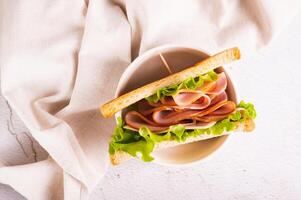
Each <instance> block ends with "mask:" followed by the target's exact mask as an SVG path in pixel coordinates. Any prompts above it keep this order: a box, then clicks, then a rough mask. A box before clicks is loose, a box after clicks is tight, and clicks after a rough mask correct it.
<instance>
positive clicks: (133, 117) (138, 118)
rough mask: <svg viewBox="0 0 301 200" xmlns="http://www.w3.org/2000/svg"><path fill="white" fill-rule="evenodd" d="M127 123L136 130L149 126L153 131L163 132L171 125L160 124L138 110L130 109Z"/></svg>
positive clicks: (126, 119)
mask: <svg viewBox="0 0 301 200" xmlns="http://www.w3.org/2000/svg"><path fill="white" fill-rule="evenodd" d="M125 123H126V124H127V125H129V126H130V127H132V128H134V129H135V130H139V129H140V128H141V127H143V126H147V127H148V128H149V129H150V130H151V131H152V132H161V131H164V130H167V129H168V128H169V126H160V125H159V126H158V125H157V124H156V123H154V122H153V121H151V120H149V119H147V118H146V117H144V116H143V115H141V114H140V113H138V112H136V111H130V112H128V113H127V114H126V116H125Z"/></svg>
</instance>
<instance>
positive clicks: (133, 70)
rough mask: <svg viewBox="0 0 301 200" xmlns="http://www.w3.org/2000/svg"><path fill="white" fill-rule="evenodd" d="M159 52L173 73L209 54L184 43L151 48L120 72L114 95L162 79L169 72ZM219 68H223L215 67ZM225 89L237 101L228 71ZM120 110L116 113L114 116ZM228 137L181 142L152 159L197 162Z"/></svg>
mask: <svg viewBox="0 0 301 200" xmlns="http://www.w3.org/2000/svg"><path fill="white" fill-rule="evenodd" d="M159 53H162V54H163V55H164V58H165V59H166V61H167V63H168V64H169V66H170V67H171V69H172V71H173V72H178V71H181V70H183V69H185V68H187V67H190V66H192V65H194V64H195V63H197V62H199V61H201V60H203V59H205V58H207V57H208V56H209V55H208V54H207V53H205V52H204V51H200V50H198V49H193V48H189V47H183V46H174V45H165V46H160V47H156V48H154V49H151V50H149V51H147V52H145V53H144V54H142V55H141V56H139V57H138V58H136V59H135V60H134V61H133V62H132V63H131V64H130V65H129V66H128V68H127V69H126V70H125V71H124V73H123V74H122V76H121V78H120V80H119V83H118V86H117V90H116V93H115V97H118V96H120V95H122V94H124V93H127V92H129V91H131V90H133V89H136V88H138V87H141V86H143V85H145V84H147V83H150V82H153V81H155V80H158V79H161V78H163V77H166V76H168V75H169V73H168V71H167V70H166V68H165V67H164V64H163V63H162V61H161V59H160V57H159ZM218 71H219V72H221V71H225V72H226V70H225V69H223V68H218ZM226 75H227V77H228V86H227V89H226V92H227V94H228V97H229V99H230V100H232V101H234V102H235V103H237V95H236V90H235V88H234V86H233V84H232V81H231V78H230V77H229V74H228V73H227V72H226ZM121 115H123V112H122V111H121V112H119V113H116V115H115V116H116V118H117V116H121ZM227 138H228V136H221V137H218V138H214V139H209V140H203V141H198V142H193V143H189V144H183V145H179V146H176V147H172V148H168V149H162V150H159V151H155V152H153V154H152V155H153V157H154V158H155V160H154V162H156V163H159V164H164V165H178V164H189V163H193V162H196V161H200V160H202V159H204V158H205V157H207V156H209V155H210V154H212V153H213V152H215V151H216V150H217V149H219V148H220V147H221V146H222V144H223V143H224V142H225V141H226V140H227Z"/></svg>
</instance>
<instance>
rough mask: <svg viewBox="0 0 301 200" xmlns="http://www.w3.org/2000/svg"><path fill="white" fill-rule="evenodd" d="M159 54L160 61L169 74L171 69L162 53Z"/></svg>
mask: <svg viewBox="0 0 301 200" xmlns="http://www.w3.org/2000/svg"><path fill="white" fill-rule="evenodd" d="M159 55H160V58H161V60H162V62H163V63H164V66H165V67H166V69H167V71H168V72H169V73H170V74H172V71H171V69H170V67H169V65H168V64H167V62H166V60H165V58H164V57H163V55H162V53H160V54H159Z"/></svg>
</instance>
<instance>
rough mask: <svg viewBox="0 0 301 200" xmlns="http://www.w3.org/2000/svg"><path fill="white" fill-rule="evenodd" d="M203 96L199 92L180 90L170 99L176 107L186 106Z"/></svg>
mask: <svg viewBox="0 0 301 200" xmlns="http://www.w3.org/2000/svg"><path fill="white" fill-rule="evenodd" d="M203 95H204V94H203V92H202V91H200V90H188V89H183V90H180V91H179V92H178V93H177V94H175V95H173V96H172V98H173V100H174V102H175V103H176V104H177V105H178V106H186V105H189V104H191V103H193V102H195V101H196V100H198V99H199V98H201V97H202V96H203Z"/></svg>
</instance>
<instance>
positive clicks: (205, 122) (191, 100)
mask: <svg viewBox="0 0 301 200" xmlns="http://www.w3.org/2000/svg"><path fill="white" fill-rule="evenodd" d="M226 88H227V78H226V75H225V73H220V74H218V79H217V80H216V81H211V82H207V83H205V84H204V85H202V86H201V87H200V88H197V89H196V90H190V89H182V90H179V91H178V92H177V93H176V94H175V95H173V96H165V97H163V98H161V99H160V101H159V102H157V103H150V102H148V101H147V100H145V99H143V100H140V101H139V102H138V103H137V104H138V106H137V107H138V108H137V110H135V111H129V112H128V113H126V115H125V123H126V125H127V126H129V127H130V128H131V129H133V130H137V131H138V130H139V128H141V127H143V126H147V127H148V128H149V129H150V130H151V131H152V132H155V133H156V132H162V131H166V130H168V129H169V126H171V125H176V124H182V125H184V126H185V127H186V128H208V127H210V126H212V125H214V124H215V123H216V122H217V121H219V120H222V119H225V118H227V117H228V115H229V114H230V113H232V112H234V111H235V109H236V104H235V103H234V102H232V101H228V97H227V94H226V92H225V90H226Z"/></svg>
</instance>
